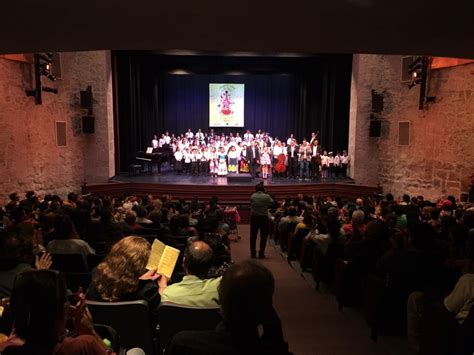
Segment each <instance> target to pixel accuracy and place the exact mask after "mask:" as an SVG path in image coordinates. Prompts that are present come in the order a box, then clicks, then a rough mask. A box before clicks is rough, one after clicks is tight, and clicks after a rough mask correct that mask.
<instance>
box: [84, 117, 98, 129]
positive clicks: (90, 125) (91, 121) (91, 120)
mask: <svg viewBox="0 0 474 355" xmlns="http://www.w3.org/2000/svg"><path fill="white" fill-rule="evenodd" d="M82 132H83V133H95V117H94V116H82Z"/></svg>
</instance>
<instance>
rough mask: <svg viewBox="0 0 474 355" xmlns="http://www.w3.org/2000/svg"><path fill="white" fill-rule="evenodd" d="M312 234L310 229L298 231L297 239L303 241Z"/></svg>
mask: <svg viewBox="0 0 474 355" xmlns="http://www.w3.org/2000/svg"><path fill="white" fill-rule="evenodd" d="M309 232H310V230H309V228H300V229H298V232H297V233H296V234H295V238H296V239H303V238H304V237H306V236H307V235H308V233H309Z"/></svg>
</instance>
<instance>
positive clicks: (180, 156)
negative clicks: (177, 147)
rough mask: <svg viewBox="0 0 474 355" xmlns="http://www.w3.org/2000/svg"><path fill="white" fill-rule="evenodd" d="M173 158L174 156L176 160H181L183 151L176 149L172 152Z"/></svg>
mask: <svg viewBox="0 0 474 355" xmlns="http://www.w3.org/2000/svg"><path fill="white" fill-rule="evenodd" d="M174 158H175V159H176V160H177V161H181V160H183V153H182V152H180V151H177V152H176V153H174Z"/></svg>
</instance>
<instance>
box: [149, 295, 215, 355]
mask: <svg viewBox="0 0 474 355" xmlns="http://www.w3.org/2000/svg"><path fill="white" fill-rule="evenodd" d="M158 319H159V333H160V335H159V339H160V348H161V350H164V349H165V348H166V346H167V345H168V343H169V342H170V340H171V339H172V338H173V336H174V335H175V334H176V333H179V332H181V331H183V330H213V329H215V328H216V326H217V325H218V324H219V323H220V322H221V320H222V317H221V314H220V309H219V308H195V307H185V306H180V305H176V304H172V303H163V304H161V306H160V308H159V309H158Z"/></svg>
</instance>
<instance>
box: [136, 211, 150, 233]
mask: <svg viewBox="0 0 474 355" xmlns="http://www.w3.org/2000/svg"><path fill="white" fill-rule="evenodd" d="M137 223H138V224H140V225H142V226H143V227H145V228H150V225H151V224H152V223H153V222H152V221H151V220H150V219H148V218H147V210H146V209H145V207H144V206H141V207H139V208H137Z"/></svg>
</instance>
